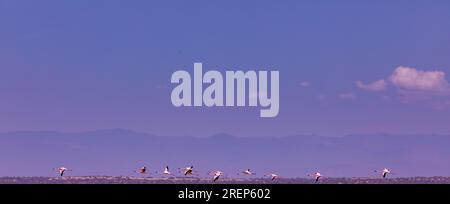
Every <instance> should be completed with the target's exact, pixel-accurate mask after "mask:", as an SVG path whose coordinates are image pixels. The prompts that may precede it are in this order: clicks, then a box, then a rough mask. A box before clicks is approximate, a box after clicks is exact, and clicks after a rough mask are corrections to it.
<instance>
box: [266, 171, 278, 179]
mask: <svg viewBox="0 0 450 204" xmlns="http://www.w3.org/2000/svg"><path fill="white" fill-rule="evenodd" d="M266 176H268V177H270V180H272V181H274V180H275V179H277V178H279V176H278V175H277V174H274V173H270V174H266Z"/></svg>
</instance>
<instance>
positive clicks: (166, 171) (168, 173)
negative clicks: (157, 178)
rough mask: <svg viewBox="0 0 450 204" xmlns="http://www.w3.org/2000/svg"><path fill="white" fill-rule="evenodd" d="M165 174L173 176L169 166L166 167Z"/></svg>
mask: <svg viewBox="0 0 450 204" xmlns="http://www.w3.org/2000/svg"><path fill="white" fill-rule="evenodd" d="M163 174H164V175H171V173H170V171H169V166H166V168H164V171H163Z"/></svg>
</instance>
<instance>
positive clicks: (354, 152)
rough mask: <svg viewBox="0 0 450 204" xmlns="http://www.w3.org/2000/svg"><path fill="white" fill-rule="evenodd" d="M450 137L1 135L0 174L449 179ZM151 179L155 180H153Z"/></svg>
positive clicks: (121, 133)
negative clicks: (185, 170) (166, 170)
mask: <svg viewBox="0 0 450 204" xmlns="http://www.w3.org/2000/svg"><path fill="white" fill-rule="evenodd" d="M449 158H450V135H425V134H424V135H393V134H373V135H348V136H342V137H320V136H308V135H299V136H289V137H276V138H267V137H261V138H241V137H234V136H231V135H227V134H217V135H213V136H211V137H208V138H197V137H168V136H166V137H162V136H155V135H151V134H146V133H137V132H133V131H129V130H120V129H117V130H100V131H92V132H82V133H59V132H44V131H42V132H39V131H37V132H10V133H0V176H53V175H56V172H54V171H53V170H52V169H53V168H55V167H59V166H65V167H68V168H70V169H73V171H72V172H69V174H70V175H79V176H83V175H111V176H120V175H125V176H126V175H134V174H135V173H134V172H133V171H134V170H135V169H137V168H139V167H141V166H144V165H145V166H147V167H148V168H149V169H150V171H151V172H152V173H154V172H155V171H162V170H163V167H164V166H166V165H169V167H171V170H172V171H173V172H176V171H177V168H178V167H185V166H190V165H193V166H194V169H197V170H198V173H199V174H200V175H205V174H206V173H207V172H208V171H209V170H215V169H220V170H222V171H224V172H225V173H226V174H227V175H228V176H229V177H239V176H238V175H236V174H237V173H238V172H240V171H242V170H244V169H246V168H250V169H252V170H253V171H254V172H256V174H257V175H256V176H257V177H259V176H263V175H264V174H266V173H269V172H276V173H278V174H280V175H282V176H284V177H306V176H307V174H309V173H311V172H314V171H320V172H321V173H322V174H324V175H325V176H330V177H352V176H355V177H376V176H378V175H377V174H376V173H375V172H374V170H379V169H382V168H384V167H387V168H390V169H392V171H393V172H394V173H395V174H394V175H393V176H396V177H410V176H450V159H449ZM150 176H151V175H150Z"/></svg>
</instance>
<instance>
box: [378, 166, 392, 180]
mask: <svg viewBox="0 0 450 204" xmlns="http://www.w3.org/2000/svg"><path fill="white" fill-rule="evenodd" d="M375 172H380V173H381V176H382V177H383V178H386V177H387V175H388V174H392V172H391V170H389V169H387V168H384V169H383V170H381V171H375Z"/></svg>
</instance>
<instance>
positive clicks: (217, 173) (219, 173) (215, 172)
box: [210, 171, 223, 182]
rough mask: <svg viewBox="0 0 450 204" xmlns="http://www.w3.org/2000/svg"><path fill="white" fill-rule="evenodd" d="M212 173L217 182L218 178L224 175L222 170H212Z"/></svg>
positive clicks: (214, 180)
mask: <svg viewBox="0 0 450 204" xmlns="http://www.w3.org/2000/svg"><path fill="white" fill-rule="evenodd" d="M210 174H212V175H213V182H216V181H217V180H219V178H220V176H222V175H223V172H222V171H212V172H210Z"/></svg>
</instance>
